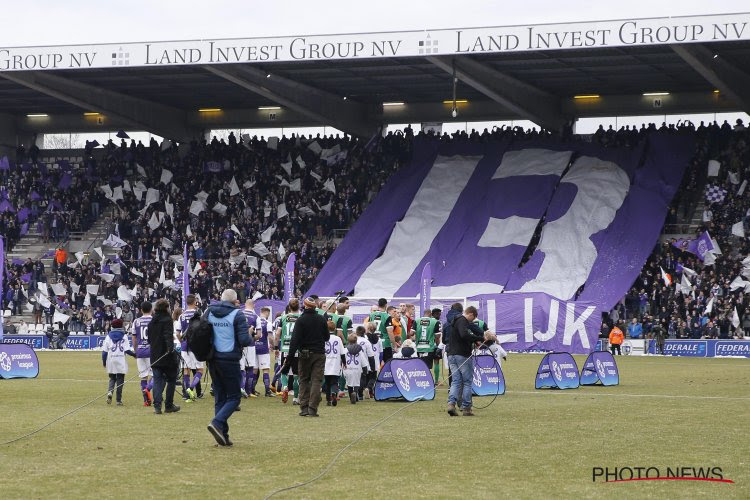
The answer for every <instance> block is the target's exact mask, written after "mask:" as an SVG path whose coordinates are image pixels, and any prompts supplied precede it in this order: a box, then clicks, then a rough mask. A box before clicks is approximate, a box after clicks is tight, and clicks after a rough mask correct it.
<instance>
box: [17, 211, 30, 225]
mask: <svg viewBox="0 0 750 500" xmlns="http://www.w3.org/2000/svg"><path fill="white" fill-rule="evenodd" d="M30 213H31V210H30V209H28V208H22V209H20V210H19V211H18V213H17V214H16V217H18V222H24V221H25V220H26V219H28V218H29V214H30Z"/></svg>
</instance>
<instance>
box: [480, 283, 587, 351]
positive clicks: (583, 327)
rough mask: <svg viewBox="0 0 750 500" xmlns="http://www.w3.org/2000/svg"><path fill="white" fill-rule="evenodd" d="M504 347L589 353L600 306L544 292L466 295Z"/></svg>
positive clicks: (523, 349) (519, 349)
mask: <svg viewBox="0 0 750 500" xmlns="http://www.w3.org/2000/svg"><path fill="white" fill-rule="evenodd" d="M469 302H470V303H478V305H479V307H478V309H479V317H480V319H482V320H484V321H485V323H487V326H488V327H489V329H490V331H494V332H495V333H496V334H497V339H498V342H499V343H500V344H502V346H503V349H505V350H506V351H563V352H570V353H573V354H588V353H590V352H591V351H593V350H594V349H595V348H596V341H597V339H598V337H599V327H600V326H601V310H600V309H599V307H598V305H597V304H595V303H593V302H589V301H582V300H579V301H562V300H558V299H555V298H554V297H550V296H549V295H547V294H544V293H503V294H492V295H477V296H476V297H470V298H469Z"/></svg>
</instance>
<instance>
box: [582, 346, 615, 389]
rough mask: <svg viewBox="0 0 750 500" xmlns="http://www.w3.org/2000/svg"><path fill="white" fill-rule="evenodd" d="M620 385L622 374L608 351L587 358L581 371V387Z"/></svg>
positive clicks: (597, 352) (594, 353) (595, 353)
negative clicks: (600, 384) (599, 383)
mask: <svg viewBox="0 0 750 500" xmlns="http://www.w3.org/2000/svg"><path fill="white" fill-rule="evenodd" d="M597 382H601V383H602V385H619V383H620V372H619V370H618V369H617V363H616V362H615V358H614V357H613V356H612V354H611V353H610V352H608V351H594V352H592V353H591V354H589V357H588V358H586V362H585V363H583V368H582V369H581V385H595V384H596V383H597Z"/></svg>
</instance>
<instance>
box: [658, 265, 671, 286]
mask: <svg viewBox="0 0 750 500" xmlns="http://www.w3.org/2000/svg"><path fill="white" fill-rule="evenodd" d="M659 269H660V270H661V279H663V280H664V284H665V285H666V286H670V285H671V284H672V277H671V276H670V275H668V274H667V273H666V271H664V268H663V267H659Z"/></svg>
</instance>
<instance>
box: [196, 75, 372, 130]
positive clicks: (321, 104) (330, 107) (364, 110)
mask: <svg viewBox="0 0 750 500" xmlns="http://www.w3.org/2000/svg"><path fill="white" fill-rule="evenodd" d="M203 68H204V69H205V70H206V71H208V72H210V73H213V74H214V75H217V76H220V77H221V78H224V79H226V80H228V81H230V82H232V83H234V84H236V85H239V86H240V87H242V88H244V89H246V90H249V91H250V92H253V93H255V94H258V95H261V96H263V97H265V98H267V99H269V100H270V101H273V102H275V103H277V104H279V105H280V106H283V107H285V108H288V109H290V110H293V111H295V112H297V113H300V114H302V115H304V116H306V117H308V118H310V119H312V120H314V121H317V122H319V123H323V124H330V125H331V126H333V127H336V128H337V129H339V130H343V131H344V132H347V133H349V134H352V135H356V136H360V137H367V138H369V137H370V136H372V134H373V133H374V132H375V131H376V130H377V128H378V126H379V124H378V123H377V121H376V120H374V119H373V118H371V117H372V116H373V113H371V112H370V110H369V109H368V107H367V106H366V105H364V104H361V103H358V102H354V101H352V100H351V99H349V100H344V99H343V96H336V95H334V94H331V93H329V92H325V91H322V90H319V89H316V88H314V87H310V86H309V85H305V84H303V83H299V82H296V81H294V80H290V79H288V78H284V77H282V76H278V75H272V76H271V77H270V78H268V77H267V75H268V73H266V72H265V71H264V70H262V69H259V68H256V67H251V66H249V65H229V64H224V65H220V66H203Z"/></svg>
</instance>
